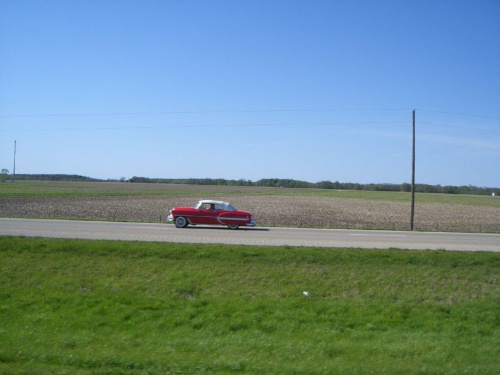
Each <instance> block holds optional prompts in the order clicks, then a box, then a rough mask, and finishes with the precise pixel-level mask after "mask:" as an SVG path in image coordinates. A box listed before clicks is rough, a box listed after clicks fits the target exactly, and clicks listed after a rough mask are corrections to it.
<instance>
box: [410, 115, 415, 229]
mask: <svg viewBox="0 0 500 375" xmlns="http://www.w3.org/2000/svg"><path fill="white" fill-rule="evenodd" d="M410 216H411V219H410V230H413V219H414V217H415V110H413V147H412V156H411V215H410Z"/></svg>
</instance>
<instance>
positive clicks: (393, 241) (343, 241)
mask: <svg viewBox="0 0 500 375" xmlns="http://www.w3.org/2000/svg"><path fill="white" fill-rule="evenodd" d="M0 235H14V236H27V237H52V238H83V239H102V240H123V241H159V242H188V243H221V244H242V245H265V246H282V245H288V246H316V247H358V248H376V249H386V248H391V247H394V248H400V249H417V250H426V249H429V250H440V249H441V250H454V251H493V252H500V235H499V234H485V233H441V232H395V231H367V230H341V229H308V228H260V227H256V228H240V229H238V230H229V229H227V228H226V227H209V226H189V227H187V228H183V229H178V228H176V227H175V226H174V225H167V224H147V223H115V222H98V221H73V220H31V219H3V218H0Z"/></svg>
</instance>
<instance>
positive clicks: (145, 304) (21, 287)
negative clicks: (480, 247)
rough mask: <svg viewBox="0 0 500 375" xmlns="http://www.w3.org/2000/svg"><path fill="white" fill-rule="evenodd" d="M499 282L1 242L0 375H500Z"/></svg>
mask: <svg viewBox="0 0 500 375" xmlns="http://www.w3.org/2000/svg"><path fill="white" fill-rule="evenodd" d="M499 275H500V254H495V253H456V252H454V253H449V252H439V251H437V252H421V251H401V250H373V251H372V250H357V249H318V248H286V247H282V248H279V247H276V248H275V247H268V248H266V247H249V246H220V245H201V244H200V245H190V244H167V243H140V242H137V243H135V242H134V243H132V242H108V241H81V240H51V239H31V238H16V237H0V373H2V374H7V373H8V374H228V373H241V374H335V373H341V374H494V373H498V372H499V371H500V361H499V358H500V293H499V292H500V286H499ZM304 292H307V293H304Z"/></svg>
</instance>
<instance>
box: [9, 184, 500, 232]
mask: <svg viewBox="0 0 500 375" xmlns="http://www.w3.org/2000/svg"><path fill="white" fill-rule="evenodd" d="M122 185H125V184H122ZM127 185H128V186H127V189H130V185H132V184H127ZM155 189H156V187H155ZM169 189H173V188H172V187H171V186H170V187H169ZM182 189H184V190H181V189H180V188H178V190H177V191H176V192H175V194H170V193H169V194H166V195H155V194H151V192H150V191H149V193H148V194H147V195H140V192H137V191H136V190H134V191H133V194H132V195H126V194H127V191H126V190H125V191H124V192H123V194H122V193H120V195H109V196H108V195H78V194H76V195H74V196H64V195H62V196H34V197H26V196H21V197H7V198H0V217H20V218H61V219H62V218H64V219H83V220H110V221H136V222H165V221H166V216H167V215H168V213H169V210H170V209H171V208H172V207H174V206H193V205H194V204H195V203H196V202H197V201H198V200H200V199H212V198H213V199H218V200H226V201H229V202H231V203H232V204H233V205H234V206H235V207H237V208H239V209H242V210H247V211H250V212H251V213H252V214H253V216H254V218H255V220H256V222H257V225H258V226H297V227H324V228H367V229H396V230H406V229H408V228H409V222H410V202H409V201H407V202H403V201H399V200H378V199H354V198H335V197H320V196H303V195H294V194H291V195H287V194H288V192H286V194H285V195H280V194H273V195H269V193H270V190H269V189H265V190H258V189H257V190H255V189H251V190H248V189H247V190H246V189H241V190H242V191H234V190H237V188H232V190H231V191H229V190H228V189H227V188H226V189H225V190H224V189H214V188H213V187H211V188H210V191H209V190H206V191H203V188H202V187H196V189H198V190H196V189H194V188H193V187H192V186H190V187H187V188H186V186H183V187H182ZM281 190H286V189H281ZM278 193H279V192H278ZM34 195H36V194H34ZM485 199H495V198H491V197H490V198H488V197H485ZM495 202H496V199H495ZM415 229H417V230H432V231H461V232H500V208H499V207H498V205H494V206H491V207H488V206H487V205H480V206H477V205H460V204H439V203H419V204H417V205H416V209H415Z"/></svg>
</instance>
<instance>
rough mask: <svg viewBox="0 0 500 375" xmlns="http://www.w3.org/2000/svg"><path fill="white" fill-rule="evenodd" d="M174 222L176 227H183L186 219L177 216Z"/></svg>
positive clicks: (186, 223) (185, 224) (186, 222)
mask: <svg viewBox="0 0 500 375" xmlns="http://www.w3.org/2000/svg"><path fill="white" fill-rule="evenodd" d="M174 223H175V226H176V227H177V228H185V227H187V225H188V221H187V220H186V218H185V217H184V216H177V217H176V218H175V220H174Z"/></svg>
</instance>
